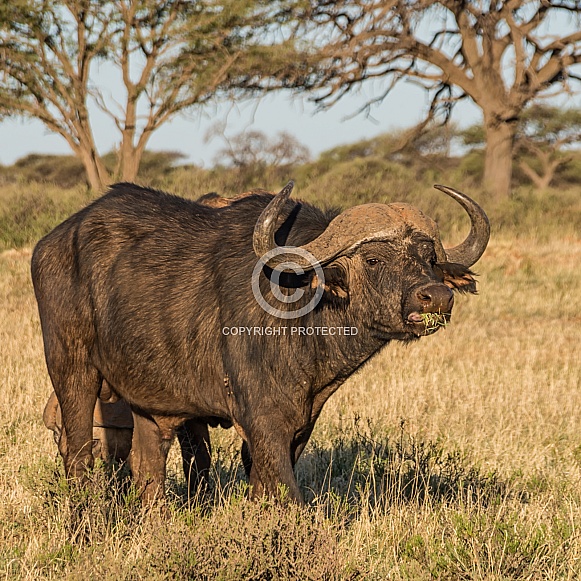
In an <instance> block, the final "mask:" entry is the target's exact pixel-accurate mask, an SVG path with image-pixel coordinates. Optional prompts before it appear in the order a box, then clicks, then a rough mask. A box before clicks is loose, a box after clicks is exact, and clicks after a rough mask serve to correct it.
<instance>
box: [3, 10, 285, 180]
mask: <svg viewBox="0 0 581 581" xmlns="http://www.w3.org/2000/svg"><path fill="white" fill-rule="evenodd" d="M283 5H284V1H279V2H270V1H268V0H204V1H192V0H189V1H188V0H102V1H101V0H11V2H9V3H2V5H1V6H0V118H1V117H2V116H9V115H20V116H28V117H32V118H36V119H39V120H40V121H42V122H43V123H44V125H45V126H46V127H47V128H48V129H49V130H50V131H53V132H55V133H58V134H59V135H61V136H62V137H63V138H64V139H65V140H66V141H67V143H68V144H69V146H70V147H71V149H72V150H73V152H74V153H75V154H76V155H77V156H78V157H79V158H80V159H81V161H82V163H83V165H84V167H85V170H86V173H87V178H88V180H89V183H90V185H91V187H92V188H94V189H101V188H102V187H103V186H104V185H106V184H107V183H109V182H111V181H112V180H113V179H116V178H121V179H123V180H134V179H135V177H136V175H137V171H138V169H139V163H140V160H141V157H142V155H143V152H144V150H145V147H146V145H147V143H148V141H149V139H150V137H151V135H152V133H153V132H154V131H155V130H156V129H158V128H159V127H160V126H161V125H162V124H163V123H166V122H167V121H168V120H170V119H172V118H173V117H175V116H176V115H178V114H179V113H180V112H183V111H184V110H186V109H190V108H192V107H195V106H199V105H203V104H204V103H206V102H208V101H209V100H210V99H212V98H213V97H215V96H220V95H225V94H226V93H228V92H232V91H236V90H240V91H242V90H249V91H255V90H256V89H257V86H256V84H253V86H250V84H249V83H248V79H251V78H254V77H256V76H257V75H258V74H260V71H262V70H263V69H266V68H267V66H269V65H270V64H272V63H275V62H277V58H279V56H280V50H281V46H284V42H279V41H280V40H281V39H280V36H277V35H276V33H275V32H276V28H273V29H271V27H272V26H273V25H277V24H279V23H280V21H281V18H284V17H283V16H281V14H282V13H281V12H279V10H278V9H279V8H281V6H283ZM265 39H266V40H265ZM273 51H275V52H273ZM273 54H274V55H278V57H277V58H273V56H272V55H273ZM269 57H270V58H269ZM99 61H100V62H105V63H107V64H108V65H110V66H113V67H115V69H116V70H117V72H118V73H119V76H120V78H121V82H122V86H123V88H124V96H123V98H122V100H121V102H118V101H114V100H113V99H111V98H110V96H109V95H108V94H107V93H106V92H105V91H104V90H103V88H102V87H98V86H96V84H95V82H94V80H93V79H94V77H93V73H94V66H95V64H96V63H97V62H99ZM91 101H93V102H94V103H96V104H97V105H98V106H99V107H100V108H101V109H102V110H103V111H104V112H105V113H106V114H107V115H109V116H110V117H111V118H112V119H113V121H114V123H115V126H116V127H117V130H118V131H119V143H120V145H119V150H118V167H117V171H116V172H115V175H111V174H110V173H109V172H108V171H107V169H106V167H105V165H104V163H103V160H102V158H101V156H100V155H99V153H98V151H97V147H96V145H95V139H94V134H93V127H94V125H93V124H94V120H93V119H92V116H91V108H90V106H89V104H90V102H91Z"/></svg>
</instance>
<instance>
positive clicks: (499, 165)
mask: <svg viewBox="0 0 581 581" xmlns="http://www.w3.org/2000/svg"><path fill="white" fill-rule="evenodd" d="M485 128H486V156H485V160H484V187H485V188H486V189H487V191H488V192H489V193H490V194H493V195H495V196H498V197H503V198H507V197H508V196H510V192H511V187H510V186H511V178H512V158H513V153H514V152H513V150H514V138H515V134H516V123H511V122H506V121H499V120H498V117H495V119H494V120H492V121H490V122H489V121H486V120H485Z"/></svg>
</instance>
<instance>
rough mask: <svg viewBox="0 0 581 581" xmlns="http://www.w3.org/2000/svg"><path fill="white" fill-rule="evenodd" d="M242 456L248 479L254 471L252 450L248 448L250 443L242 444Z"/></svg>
mask: <svg viewBox="0 0 581 581" xmlns="http://www.w3.org/2000/svg"><path fill="white" fill-rule="evenodd" d="M240 455H241V456H242V466H244V472H245V473H246V478H250V471H251V470H252V456H251V455H250V448H249V447H248V442H242V449H241V450H240Z"/></svg>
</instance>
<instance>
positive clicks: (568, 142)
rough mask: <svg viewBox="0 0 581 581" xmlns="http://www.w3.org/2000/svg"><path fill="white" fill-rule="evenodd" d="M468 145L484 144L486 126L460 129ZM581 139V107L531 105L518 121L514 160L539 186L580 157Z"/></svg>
mask: <svg viewBox="0 0 581 581" xmlns="http://www.w3.org/2000/svg"><path fill="white" fill-rule="evenodd" d="M459 136H460V137H461V139H462V141H463V143H464V145H466V146H468V147H470V148H476V149H480V148H484V147H485V145H486V139H485V133H484V128H483V127H482V125H473V126H471V127H468V128H467V129H464V130H463V131H461V132H459ZM579 143H581V110H580V109H570V108H567V109H561V108H559V107H551V106H548V105H544V104H539V103H536V104H533V105H531V106H530V107H527V108H526V109H525V110H524V111H523V112H522V115H521V116H520V119H519V121H518V126H517V131H516V137H515V157H514V163H515V164H518V167H519V168H520V170H521V171H522V173H523V174H525V175H526V176H527V177H528V178H529V179H530V180H531V182H532V183H533V184H534V185H535V186H536V187H537V188H539V189H544V188H547V187H549V186H550V185H551V183H552V182H553V180H554V179H555V176H556V174H557V170H559V169H560V168H562V167H563V166H565V165H567V164H568V163H569V162H571V161H572V160H574V159H576V158H577V157H578V151H576V150H575V149H573V148H572V147H571V146H576V145H578V144H579Z"/></svg>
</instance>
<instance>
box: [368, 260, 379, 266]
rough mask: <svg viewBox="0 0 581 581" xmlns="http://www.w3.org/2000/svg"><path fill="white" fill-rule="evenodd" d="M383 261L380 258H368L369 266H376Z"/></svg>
mask: <svg viewBox="0 0 581 581" xmlns="http://www.w3.org/2000/svg"><path fill="white" fill-rule="evenodd" d="M380 262H381V261H380V260H379V258H368V259H367V264H369V266H376V265H378V264H379V263H380Z"/></svg>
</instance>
